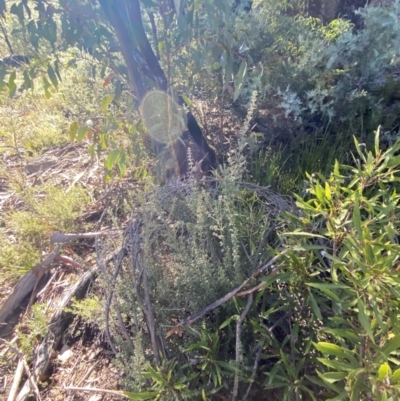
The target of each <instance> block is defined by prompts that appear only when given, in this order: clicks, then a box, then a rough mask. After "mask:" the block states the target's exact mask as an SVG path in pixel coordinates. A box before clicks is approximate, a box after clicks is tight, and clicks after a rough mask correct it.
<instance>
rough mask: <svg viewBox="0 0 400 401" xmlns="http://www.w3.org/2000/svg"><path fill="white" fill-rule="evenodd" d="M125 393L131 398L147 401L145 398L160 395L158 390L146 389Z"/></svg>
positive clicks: (136, 400) (137, 400)
mask: <svg viewBox="0 0 400 401" xmlns="http://www.w3.org/2000/svg"><path fill="white" fill-rule="evenodd" d="M124 394H125V395H126V396H127V397H128V398H129V399H130V400H134V401H145V400H150V399H152V398H154V397H156V396H157V395H159V393H158V392H156V391H146V392H143V393H131V392H129V391H124Z"/></svg>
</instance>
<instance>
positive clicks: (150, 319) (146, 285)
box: [138, 262, 165, 366]
mask: <svg viewBox="0 0 400 401" xmlns="http://www.w3.org/2000/svg"><path fill="white" fill-rule="evenodd" d="M138 263H139V262H138ZM139 266H140V264H139ZM143 286H144V299H145V306H146V321H147V324H148V326H149V331H150V339H151V345H152V346H153V352H154V359H155V361H156V363H157V365H159V366H160V364H161V361H160V355H159V348H158V344H157V335H156V327H155V326H156V324H155V319H154V313H153V309H152V307H151V301H150V291H149V283H148V281H147V272H146V271H145V270H144V268H143ZM164 356H165V355H164Z"/></svg>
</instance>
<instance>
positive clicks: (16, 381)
mask: <svg viewBox="0 0 400 401" xmlns="http://www.w3.org/2000/svg"><path fill="white" fill-rule="evenodd" d="M23 371H24V363H23V362H22V359H19V361H18V366H17V369H16V370H15V373H14V380H13V382H12V385H11V389H10V392H9V393H8V398H7V401H14V400H15V397H16V396H17V391H18V387H19V384H20V383H21V379H22V372H23Z"/></svg>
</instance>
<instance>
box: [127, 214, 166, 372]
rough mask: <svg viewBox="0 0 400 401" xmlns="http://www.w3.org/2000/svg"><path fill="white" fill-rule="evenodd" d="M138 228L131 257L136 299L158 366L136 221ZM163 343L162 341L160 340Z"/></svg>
mask: <svg viewBox="0 0 400 401" xmlns="http://www.w3.org/2000/svg"><path fill="white" fill-rule="evenodd" d="M135 223H136V227H135V233H134V234H135V236H134V237H133V240H131V255H132V277H133V280H134V286H135V292H136V297H137V299H138V302H139V304H140V306H141V308H142V310H143V314H144V318H145V321H146V325H147V329H148V331H149V333H150V341H151V345H152V348H153V353H154V359H155V362H156V363H157V365H160V356H159V347H158V344H157V335H156V329H155V319H154V313H153V310H152V307H151V301H150V292H149V288H148V281H147V272H146V271H145V269H144V267H141V265H140V262H139V252H140V251H139V239H138V236H139V227H140V223H139V221H136V222H135ZM132 234H133V233H132V225H131V226H130V236H131V238H132ZM136 265H137V266H138V267H139V269H140V273H139V277H138V278H136V276H135V270H136ZM141 278H143V286H144V292H145V299H144V300H142V299H141V297H140V295H139V283H140V281H141ZM160 341H161V340H160ZM161 346H162V348H163V354H164V356H166V354H165V349H164V347H163V344H161Z"/></svg>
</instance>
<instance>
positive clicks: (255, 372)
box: [242, 344, 263, 401]
mask: <svg viewBox="0 0 400 401" xmlns="http://www.w3.org/2000/svg"><path fill="white" fill-rule="evenodd" d="M262 349H263V347H262V344H258V349H257V353H256V358H255V360H254V365H253V371H252V372H251V378H250V384H249V386H248V387H247V390H246V394H245V395H244V396H243V398H242V401H246V400H247V397H248V396H249V394H250V391H251V387H252V386H253V382H254V380H255V378H256V374H257V369H258V364H259V363H260V357H261V352H262Z"/></svg>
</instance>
